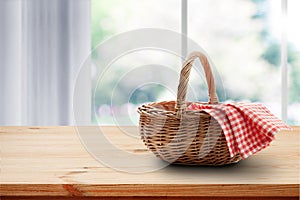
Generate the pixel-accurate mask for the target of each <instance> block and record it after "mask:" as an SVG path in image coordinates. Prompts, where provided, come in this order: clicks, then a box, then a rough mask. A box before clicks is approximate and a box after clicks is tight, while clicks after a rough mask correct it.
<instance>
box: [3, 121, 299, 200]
mask: <svg viewBox="0 0 300 200" xmlns="http://www.w3.org/2000/svg"><path fill="white" fill-rule="evenodd" d="M101 130H102V132H103V133H104V134H105V136H106V137H107V138H108V139H109V141H110V142H111V143H112V144H113V145H115V146H117V147H118V148H120V149H122V150H124V151H127V152H130V153H131V154H133V155H141V154H147V153H148V152H147V150H146V148H145V146H144V145H143V144H142V142H141V141H140V140H139V139H138V138H136V136H137V128H136V127H101ZM124 130H126V131H125V132H127V133H126V134H124ZM299 133H300V128H299V127H294V129H293V131H285V132H280V133H278V135H277V136H276V140H275V141H274V142H273V143H272V144H271V146H270V147H268V148H267V149H265V150H263V151H261V152H259V153H257V154H256V155H254V156H252V157H250V158H248V159H246V160H243V161H241V162H240V163H238V164H235V165H230V166H224V167H203V166H202V167H200V166H193V167H187V166H174V165H171V166H167V167H165V168H162V169H160V170H157V171H153V172H149V173H139V174H132V173H124V172H119V171H116V170H114V169H112V168H109V167H107V166H105V165H103V164H101V163H100V162H98V161H97V160H96V159H94V158H93V156H92V155H90V154H89V153H88V152H87V151H86V149H85V148H84V147H83V145H82V143H81V141H80V138H79V136H78V134H77V133H76V127H0V147H1V172H0V184H1V187H0V194H1V196H15V195H17V196H91V197H92V196H103V197H104V196H107V197H113V196H132V195H133V194H134V196H174V197H176V196H202V197H205V196H215V197H226V196H227V197H228V196H230V197H242V196H245V195H246V196H249V197H259V196H264V197H267V196H269V197H272V196H276V197H287V196H289V197H297V196H299V138H300V137H299V136H300V134H299ZM100 143H101V142H100ZM100 143H99V144H100ZM111 156H117V155H114V152H111ZM137 157H138V156H137ZM153 162H154V161H153ZM150 163H151V159H150ZM139 167H145V166H144V163H140V164H138V165H137V166H135V168H139Z"/></svg>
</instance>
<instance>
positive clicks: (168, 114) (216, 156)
mask: <svg viewBox="0 0 300 200" xmlns="http://www.w3.org/2000/svg"><path fill="white" fill-rule="evenodd" d="M196 58H199V59H200V61H201V63H202V66H203V68H204V72H205V75H206V81H207V85H208V94H209V103H208V104H218V97H217V94H216V87H215V83H214V78H213V75H212V71H211V68H210V64H209V62H208V59H207V58H206V56H205V55H204V54H202V53H200V52H193V53H191V54H190V55H189V57H188V59H187V60H186V61H185V63H184V64H183V68H182V70H181V73H180V80H179V86H178V91H177V101H176V102H175V101H163V102H156V103H149V104H144V105H142V106H140V107H139V108H138V112H139V113H140V122H139V130H140V134H141V138H142V140H143V141H144V143H145V145H146V146H147V147H148V148H149V149H150V150H151V151H152V152H153V153H154V154H155V155H156V156H157V157H159V158H161V159H162V160H165V161H167V162H169V163H174V164H184V165H213V166H217V165H226V164H231V163H236V162H238V161H240V160H241V157H240V156H239V155H237V156H234V157H230V154H229V151H228V147H227V143H226V139H225V136H224V134H223V131H222V129H221V127H220V125H219V124H218V122H217V121H216V120H215V119H214V118H212V117H211V116H210V115H209V114H207V113H205V112H203V111H199V110H186V107H187V106H188V105H189V104H190V102H186V101H185V99H186V92H187V86H188V81H189V75H190V71H191V68H192V66H193V62H194V60H195V59H196Z"/></svg>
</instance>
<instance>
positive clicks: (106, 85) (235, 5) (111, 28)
mask: <svg viewBox="0 0 300 200" xmlns="http://www.w3.org/2000/svg"><path fill="white" fill-rule="evenodd" d="M185 2H187V9H184V7H182V5H184V3H185ZM286 2H287V1H285V0H283V1H280V0H276V1H272V0H244V1H243V0H228V1H226V2H225V1H221V0H211V1H204V0H202V1H199V0H188V1H185V0H182V1H180V0H176V1H174V0H167V1H159V0H154V1H149V0H128V1H121V0H112V1H105V0H92V47H93V48H96V45H98V44H99V43H101V42H103V41H105V40H106V39H108V38H110V37H113V36H114V35H117V34H119V33H122V32H126V31H130V30H133V29H140V28H162V29H168V30H172V31H175V32H181V31H182V27H184V26H187V35H188V37H189V38H191V39H192V40H194V41H195V42H197V43H198V44H199V45H200V46H201V47H203V49H204V50H205V51H206V52H207V53H208V55H209V56H210V58H211V60H212V61H213V62H214V64H215V68H216V69H217V71H218V72H219V74H220V76H221V79H222V83H223V87H224V88H225V92H224V93H221V92H219V91H218V93H219V97H220V100H221V101H225V100H227V101H228V100H229V101H245V100H247V101H252V102H254V101H259V102H262V103H264V104H265V105H266V106H267V107H268V108H269V109H270V110H271V111H272V112H273V113H274V114H275V115H277V116H278V117H281V116H282V117H283V119H285V117H286V116H285V115H286V114H285V112H286V111H287V117H288V118H287V121H288V123H289V124H290V125H296V124H298V125H299V124H300V117H299V114H298V113H297V110H298V111H299V110H300V93H299V92H298V91H300V84H299V81H298V80H299V79H300V68H299V64H300V56H299V55H300V51H299V49H300V42H299V39H298V37H297V36H298V35H299V34H300V33H299V31H300V30H299V28H298V27H296V26H295V24H296V22H295V20H296V19H298V15H299V14H298V13H297V11H296V8H297V6H299V4H300V3H299V2H298V1H296V0H289V1H288V11H289V13H288V18H287V19H286V24H287V26H288V28H287V29H286V28H285V27H281V24H285V21H284V23H281V22H282V20H285V17H284V16H282V12H281V10H282V7H284V5H285V4H284V3H286ZM181 12H183V13H186V14H187V18H186V19H185V17H181V14H182V13H181ZM286 30H288V31H287V35H288V36H289V37H288V38H289V39H288V40H287V42H286V44H287V45H286V46H285V38H286V37H285V35H284V33H285V31H286ZM282 33H283V35H282ZM297 39H298V41H296V40H297ZM174 42H175V43H178V45H180V43H181V41H174ZM285 47H286V48H285ZM284 52H286V53H287V59H286V60H284ZM100 56H101V55H97V52H96V51H94V52H93V55H92V62H93V63H94V64H93V68H92V71H93V98H92V109H93V110H92V122H93V123H98V124H102V125H108V124H116V125H135V124H137V123H138V114H137V112H136V107H137V106H138V105H139V104H141V103H144V102H147V101H163V100H173V99H175V98H176V94H175V92H174V91H176V87H177V82H178V73H179V71H180V68H181V62H182V60H181V59H180V58H178V57H176V56H175V55H171V54H170V53H168V52H163V51H156V50H153V49H152V50H151V49H141V50H138V51H135V52H130V53H128V54H126V55H123V56H121V57H120V58H119V59H117V60H116V61H114V62H113V63H112V64H111V66H110V67H109V69H108V70H107V71H106V72H105V73H106V75H104V76H102V78H101V81H99V71H101V69H100V68H101V67H100V64H99V57H100ZM153 58H155V59H153ZM285 62H286V63H285ZM158 64H159V65H161V66H163V67H162V68H161V70H160V73H155V70H156V71H158V70H159V69H156V67H157V65H158ZM285 64H286V66H287V69H288V70H286V69H285V68H284V66H285ZM154 65H155V66H154ZM150 68H151V69H152V70H150ZM176 72H177V74H176ZM285 72H288V74H287V75H288V79H287V81H288V82H287V84H286V83H284V82H282V80H285V79H284V73H285ZM143 74H144V75H145V74H147V77H146V76H143ZM192 74H193V75H192V77H191V81H190V83H191V84H190V85H191V86H192V91H194V92H193V94H195V95H190V97H189V98H190V99H189V100H191V101H195V100H198V101H206V100H207V98H206V96H207V95H206V88H205V84H204V81H203V77H201V74H200V75H199V74H198V75H197V74H196V73H192ZM151 79H152V80H153V81H152V83H151V81H150V80H151ZM166 80H167V81H166ZM143 82H145V83H147V84H143ZM168 83H171V84H168ZM282 87H283V88H284V87H288V91H287V92H285V91H286V90H284V89H283V90H282V89H281V88H282ZM282 91H284V92H282ZM284 95H288V96H286V97H287V99H288V101H286V100H285V99H286V98H285V96H284ZM282 111H283V112H282Z"/></svg>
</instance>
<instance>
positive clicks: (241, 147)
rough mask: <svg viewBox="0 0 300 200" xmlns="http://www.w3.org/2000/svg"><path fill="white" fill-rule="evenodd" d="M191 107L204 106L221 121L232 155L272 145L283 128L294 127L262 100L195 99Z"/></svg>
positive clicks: (243, 154)
mask: <svg viewBox="0 0 300 200" xmlns="http://www.w3.org/2000/svg"><path fill="white" fill-rule="evenodd" d="M188 110H203V111H205V112H207V113H208V114H210V115H211V116H212V117H214V118H215V119H216V120H217V121H218V123H219V124H220V126H221V127H222V129H223V132H224V135H225V138H226V141H227V145H228V149H229V152H230V156H231V157H233V156H235V155H237V154H238V153H239V154H240V155H241V157H242V158H243V159H245V158H247V157H248V156H250V155H252V154H254V153H256V152H258V151H260V150H262V149H264V148H265V147H267V146H269V145H270V142H271V141H272V140H273V139H274V138H275V134H276V133H277V132H278V131H279V130H283V129H290V127H289V126H288V125H286V124H285V123H284V122H283V121H281V120H280V119H278V118H277V117H275V116H274V115H273V114H272V113H271V112H270V111H269V110H268V109H267V108H266V107H265V106H263V105H262V104H258V103H251V104H249V103H248V104H247V103H233V104H231V103H230V104H218V105H206V104H199V103H193V104H191V105H190V106H189V107H188Z"/></svg>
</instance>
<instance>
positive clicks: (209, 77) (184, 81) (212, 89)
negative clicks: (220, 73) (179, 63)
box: [175, 52, 218, 116]
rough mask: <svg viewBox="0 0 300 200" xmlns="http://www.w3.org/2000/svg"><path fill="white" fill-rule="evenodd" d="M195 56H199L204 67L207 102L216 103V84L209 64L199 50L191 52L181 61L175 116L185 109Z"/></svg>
mask: <svg viewBox="0 0 300 200" xmlns="http://www.w3.org/2000/svg"><path fill="white" fill-rule="evenodd" d="M196 58H199V59H200V61H201V64H202V66H203V68H204V72H205V76H206V82H207V85H208V97H209V104H217V103H218V96H217V93H216V86H215V81H214V76H213V74H212V71H211V67H210V64H209V62H208V59H207V57H206V56H205V55H204V54H203V53H200V52H192V53H191V54H190V55H189V56H188V58H187V60H186V61H185V62H184V63H183V67H182V70H181V72H180V79H179V85H178V90H177V102H176V106H175V108H176V112H177V116H180V115H181V113H182V111H183V110H185V109H186V102H185V99H186V93H187V88H188V82H189V78H190V72H191V69H192V66H193V62H194V61H195V59H196Z"/></svg>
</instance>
